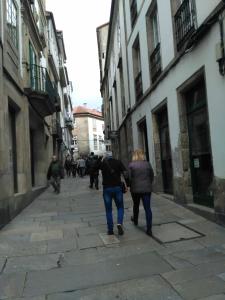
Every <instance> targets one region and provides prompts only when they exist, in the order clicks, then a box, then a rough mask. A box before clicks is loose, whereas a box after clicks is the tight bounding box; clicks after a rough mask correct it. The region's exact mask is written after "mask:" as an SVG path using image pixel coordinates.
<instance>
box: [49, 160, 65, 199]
mask: <svg viewBox="0 0 225 300" xmlns="http://www.w3.org/2000/svg"><path fill="white" fill-rule="evenodd" d="M63 177H64V172H63V167H62V165H61V163H60V162H59V161H58V160H57V157H56V155H53V156H52V161H51V163H50V165H49V168H48V172H47V180H48V181H50V183H51V185H52V186H53V188H54V191H55V193H57V194H59V193H60V179H62V178H63Z"/></svg>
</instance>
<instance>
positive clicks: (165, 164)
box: [158, 108, 173, 194]
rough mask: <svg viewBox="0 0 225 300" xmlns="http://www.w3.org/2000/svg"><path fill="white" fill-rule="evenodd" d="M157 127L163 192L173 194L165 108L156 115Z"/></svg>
mask: <svg viewBox="0 0 225 300" xmlns="http://www.w3.org/2000/svg"><path fill="white" fill-rule="evenodd" d="M158 126H159V137H160V149H161V163H162V177H163V188H164V192H165V193H168V194H172V193H173V167H172V158H171V146H170V134H169V123H168V114H167V108H164V109H163V110H162V111H161V112H160V113H159V114H158Z"/></svg>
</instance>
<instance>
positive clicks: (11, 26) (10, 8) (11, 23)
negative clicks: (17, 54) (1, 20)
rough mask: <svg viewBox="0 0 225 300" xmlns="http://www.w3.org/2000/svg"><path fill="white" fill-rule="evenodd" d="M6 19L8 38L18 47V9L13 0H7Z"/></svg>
mask: <svg viewBox="0 0 225 300" xmlns="http://www.w3.org/2000/svg"><path fill="white" fill-rule="evenodd" d="M6 19H7V29H8V35H9V38H10V40H11V42H12V43H13V45H14V46H15V47H16V48H18V10H17V7H16V4H15V2H14V1H13V0H7V6H6Z"/></svg>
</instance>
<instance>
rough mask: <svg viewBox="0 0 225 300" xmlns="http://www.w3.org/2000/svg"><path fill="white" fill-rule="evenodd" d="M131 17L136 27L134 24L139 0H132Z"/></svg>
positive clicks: (132, 24)
mask: <svg viewBox="0 0 225 300" xmlns="http://www.w3.org/2000/svg"><path fill="white" fill-rule="evenodd" d="M130 17H131V26H132V27H134V24H135V22H136V19H137V0H130Z"/></svg>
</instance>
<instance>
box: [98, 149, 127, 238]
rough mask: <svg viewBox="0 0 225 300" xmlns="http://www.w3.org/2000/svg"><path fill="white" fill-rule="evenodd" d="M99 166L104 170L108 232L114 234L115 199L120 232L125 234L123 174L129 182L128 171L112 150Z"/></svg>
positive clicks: (103, 183)
mask: <svg viewBox="0 0 225 300" xmlns="http://www.w3.org/2000/svg"><path fill="white" fill-rule="evenodd" d="M98 168H99V169H100V170H101V171H102V179H103V181H102V185H103V199H104V204H105V211H106V219H107V225H108V234H109V235H112V234H114V231H113V227H114V225H113V215H112V200H113V199H114V201H115V204H116V207H117V229H118V234H119V235H123V233H124V229H123V217H124V203H123V192H122V185H121V175H122V174H123V176H124V179H125V180H126V182H127V181H128V172H127V170H126V168H125V167H124V165H123V163H122V162H121V161H120V160H117V159H115V158H113V157H112V152H110V151H109V152H107V153H106V157H105V158H104V159H103V160H102V161H101V162H100V163H99V164H98Z"/></svg>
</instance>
